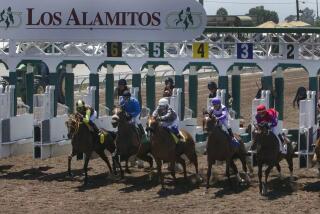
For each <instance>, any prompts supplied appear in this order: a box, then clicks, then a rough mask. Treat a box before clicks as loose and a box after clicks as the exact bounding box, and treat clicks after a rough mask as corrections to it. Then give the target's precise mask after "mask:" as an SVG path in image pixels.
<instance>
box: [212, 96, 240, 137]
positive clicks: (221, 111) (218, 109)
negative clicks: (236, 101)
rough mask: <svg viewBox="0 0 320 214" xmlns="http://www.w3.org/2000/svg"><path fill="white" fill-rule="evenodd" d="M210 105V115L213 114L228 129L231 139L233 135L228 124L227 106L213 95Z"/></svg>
mask: <svg viewBox="0 0 320 214" xmlns="http://www.w3.org/2000/svg"><path fill="white" fill-rule="evenodd" d="M211 104H212V107H211V108H210V110H209V115H210V116H215V117H216V118H217V119H218V121H219V123H220V124H221V125H222V126H223V127H224V128H225V129H226V130H227V131H228V133H229V135H230V137H231V138H232V139H233V138H234V135H233V133H232V129H231V128H230V127H229V125H228V116H229V113H228V108H227V107H226V106H224V105H223V104H221V99H220V98H218V97H215V98H213V99H212V101H211Z"/></svg>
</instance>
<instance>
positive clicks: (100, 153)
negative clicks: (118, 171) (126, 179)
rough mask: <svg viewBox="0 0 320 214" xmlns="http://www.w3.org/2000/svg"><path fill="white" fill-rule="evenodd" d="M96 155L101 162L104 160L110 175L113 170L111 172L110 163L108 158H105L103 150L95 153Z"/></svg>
mask: <svg viewBox="0 0 320 214" xmlns="http://www.w3.org/2000/svg"><path fill="white" fill-rule="evenodd" d="M96 153H97V154H98V155H99V156H100V158H101V159H102V160H104V162H106V164H107V166H108V168H109V171H110V173H113V170H112V168H111V164H110V162H109V159H108V157H107V156H106V154H105V153H104V151H103V150H100V151H96Z"/></svg>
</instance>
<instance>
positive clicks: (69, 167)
mask: <svg viewBox="0 0 320 214" xmlns="http://www.w3.org/2000/svg"><path fill="white" fill-rule="evenodd" d="M74 156H76V152H75V151H73V150H72V152H71V154H70V155H69V156H68V175H69V176H70V177H73V175H72V173H71V160H72V158H73V157H74Z"/></svg>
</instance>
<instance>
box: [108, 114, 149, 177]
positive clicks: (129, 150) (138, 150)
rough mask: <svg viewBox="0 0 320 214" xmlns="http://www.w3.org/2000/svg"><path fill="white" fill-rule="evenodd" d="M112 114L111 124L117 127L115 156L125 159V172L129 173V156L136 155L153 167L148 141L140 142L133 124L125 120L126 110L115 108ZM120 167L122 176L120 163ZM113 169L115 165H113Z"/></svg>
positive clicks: (122, 175) (121, 171)
mask: <svg viewBox="0 0 320 214" xmlns="http://www.w3.org/2000/svg"><path fill="white" fill-rule="evenodd" d="M114 113H115V114H114V115H113V116H112V125H113V126H114V127H118V133H117V137H116V146H117V152H116V156H117V157H120V161H125V162H126V165H125V168H126V172H127V173H130V171H129V167H128V160H129V158H130V157H131V156H134V155H136V157H137V158H139V159H141V160H143V161H147V162H148V163H149V165H150V169H152V167H153V159H152V157H151V156H150V155H149V153H150V152H151V146H150V143H142V140H141V139H140V138H141V137H140V136H139V135H140V134H139V133H138V131H137V130H136V127H134V125H132V124H130V123H129V121H128V120H127V116H126V112H125V111H123V110H121V109H119V108H115V109H114ZM118 166H119V168H120V173H121V178H124V172H123V170H122V167H121V164H119V165H118ZM114 170H115V167H114Z"/></svg>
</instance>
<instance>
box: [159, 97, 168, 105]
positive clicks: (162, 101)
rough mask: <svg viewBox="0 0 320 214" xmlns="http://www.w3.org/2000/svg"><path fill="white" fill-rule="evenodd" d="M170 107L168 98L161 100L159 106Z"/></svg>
mask: <svg viewBox="0 0 320 214" xmlns="http://www.w3.org/2000/svg"><path fill="white" fill-rule="evenodd" d="M168 105H169V101H168V99H166V98H161V99H160V100H159V106H168Z"/></svg>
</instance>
